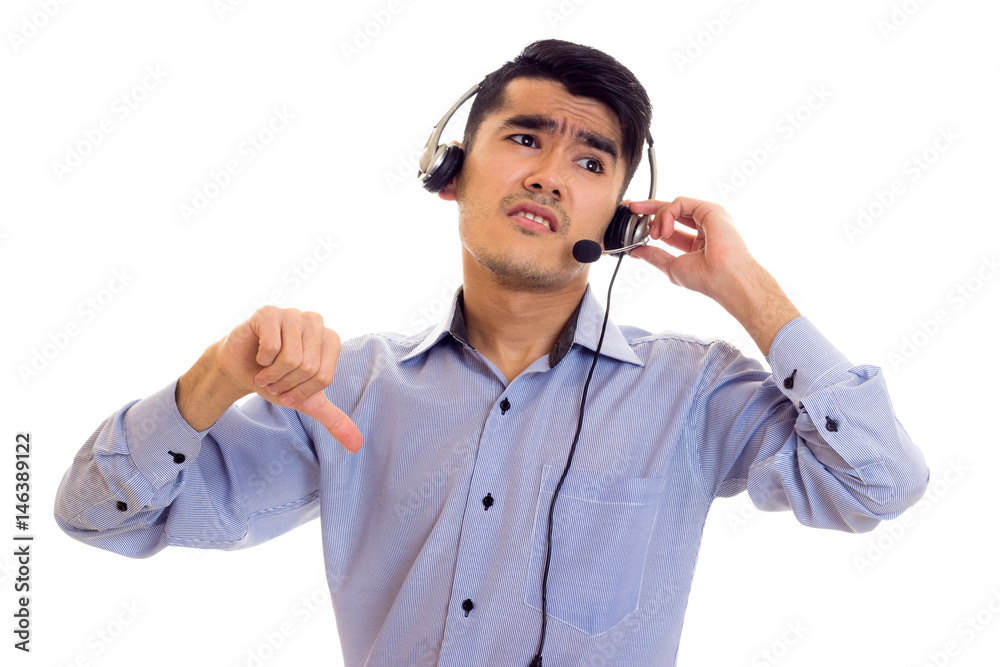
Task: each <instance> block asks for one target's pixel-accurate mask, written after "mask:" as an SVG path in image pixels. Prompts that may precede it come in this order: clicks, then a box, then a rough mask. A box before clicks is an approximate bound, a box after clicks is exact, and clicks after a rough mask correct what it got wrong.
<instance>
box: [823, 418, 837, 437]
mask: <svg viewBox="0 0 1000 667" xmlns="http://www.w3.org/2000/svg"><path fill="white" fill-rule="evenodd" d="M826 430H827V431H831V432H833V433H836V432H837V422H835V421H834V420H832V419H830V418H829V417H827V418H826Z"/></svg>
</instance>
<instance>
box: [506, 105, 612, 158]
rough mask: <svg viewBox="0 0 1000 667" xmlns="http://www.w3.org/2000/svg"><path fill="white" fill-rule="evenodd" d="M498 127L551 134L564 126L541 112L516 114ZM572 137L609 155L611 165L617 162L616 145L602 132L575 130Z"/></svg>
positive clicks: (561, 131) (559, 131) (563, 128)
mask: <svg viewBox="0 0 1000 667" xmlns="http://www.w3.org/2000/svg"><path fill="white" fill-rule="evenodd" d="M500 129H517V130H542V131H544V132H551V133H553V134H562V133H563V131H564V130H565V127H564V125H563V124H562V123H560V122H559V121H558V120H556V119H555V118H553V117H552V116H545V115H543V114H518V115H516V116H510V117H509V118H505V119H504V121H503V123H501V124H500ZM573 138H574V139H575V140H576V141H577V142H579V143H581V144H586V145H587V146H590V147H591V148H593V149H594V150H595V151H601V152H602V153H606V154H607V155H610V156H611V162H612V165H614V164H616V163H617V162H618V146H617V145H616V144H615V142H614V141H612V140H611V139H608V138H607V137H605V136H604V135H603V134H598V133H597V132H591V131H590V130H577V131H576V134H575V135H574V136H573Z"/></svg>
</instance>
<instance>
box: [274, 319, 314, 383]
mask: <svg viewBox="0 0 1000 667" xmlns="http://www.w3.org/2000/svg"><path fill="white" fill-rule="evenodd" d="M323 331H324V329H323V318H322V316H321V315H320V314H319V313H309V312H307V313H302V320H301V333H300V341H301V349H302V355H301V360H300V361H299V365H298V366H296V367H295V368H292V369H291V370H289V372H287V373H285V375H283V376H282V377H281V379H280V380H277V381H276V382H273V383H271V385H270V386H269V387H268V388H267V389H268V391H269V392H271V393H272V394H273V395H278V394H282V393H284V392H287V391H290V390H291V389H293V388H295V387H298V386H299V385H301V384H302V383H304V382H306V381H307V380H309V379H310V378H312V377H313V376H314V375H315V374H316V371H317V370H319V367H320V363H321V360H322V354H323ZM324 386H325V385H324ZM320 389H322V387H317V388H315V389H313V390H312V391H310V392H309V393H307V394H304V395H302V394H300V395H298V396H297V397H296V399H297V400H302V399H305V398H307V397H309V396H311V395H312V394H315V393H316V392H317V391H319V390H320Z"/></svg>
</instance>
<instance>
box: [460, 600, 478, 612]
mask: <svg viewBox="0 0 1000 667" xmlns="http://www.w3.org/2000/svg"><path fill="white" fill-rule="evenodd" d="M475 606H476V605H474V604H472V600H469V599H468V598H466V600H465V602H463V603H462V609H464V610H465V615H466V616H468V615H469V612H470V611H472V608H473V607H475Z"/></svg>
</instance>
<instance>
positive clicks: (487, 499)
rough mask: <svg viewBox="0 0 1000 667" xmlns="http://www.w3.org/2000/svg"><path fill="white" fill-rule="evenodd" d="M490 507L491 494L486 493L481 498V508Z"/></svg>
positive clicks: (491, 503) (491, 504)
mask: <svg viewBox="0 0 1000 667" xmlns="http://www.w3.org/2000/svg"><path fill="white" fill-rule="evenodd" d="M491 507H493V496H491V495H490V494H488V493H487V494H486V497H485V498H483V510H484V511H485V510H488V509H489V508H491Z"/></svg>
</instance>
